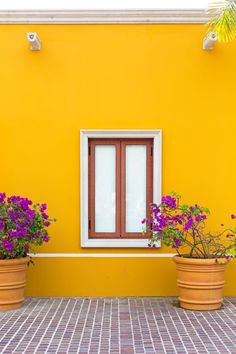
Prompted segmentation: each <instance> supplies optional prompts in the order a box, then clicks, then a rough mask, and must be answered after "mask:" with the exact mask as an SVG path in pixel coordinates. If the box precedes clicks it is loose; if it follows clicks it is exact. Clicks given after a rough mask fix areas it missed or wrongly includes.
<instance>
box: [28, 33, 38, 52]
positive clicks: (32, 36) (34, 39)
mask: <svg viewBox="0 0 236 354" xmlns="http://www.w3.org/2000/svg"><path fill="white" fill-rule="evenodd" d="M27 39H28V41H29V42H30V49H31V50H40V49H41V41H40V39H39V37H38V35H37V33H36V32H28V33H27Z"/></svg>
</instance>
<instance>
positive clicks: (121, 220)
mask: <svg viewBox="0 0 236 354" xmlns="http://www.w3.org/2000/svg"><path fill="white" fill-rule="evenodd" d="M98 145H110V146H115V147H116V230H115V232H113V233H110V232H96V231H95V178H96V176H95V148H96V146H98ZM128 145H145V146H146V152H147V155H146V157H147V158H146V171H147V175H146V215H143V217H146V216H149V214H150V213H149V210H150V207H149V204H150V203H151V202H152V201H153V192H152V188H153V163H152V158H153V139H143V138H139V139H137V138H130V139H128V138H123V139H121V138H113V139H109V138H108V139H103V138H92V139H89V145H88V149H89V161H88V165H89V166H88V179H89V181H88V185H89V190H88V192H89V217H88V223H89V239H106V238H108V239H116V238H118V239H119V238H128V239H132V238H137V239H140V238H144V239H146V238H149V236H148V235H147V234H143V233H142V232H141V231H140V232H126V146H128ZM140 229H141V220H140Z"/></svg>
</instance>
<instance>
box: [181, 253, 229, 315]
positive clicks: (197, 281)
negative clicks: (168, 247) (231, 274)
mask: <svg viewBox="0 0 236 354" xmlns="http://www.w3.org/2000/svg"><path fill="white" fill-rule="evenodd" d="M174 261H175V263H176V268H177V285H178V288H179V302H180V306H181V307H182V308H184V309H189V310H200V311H208V310H216V309H219V308H220V307H221V305H222V301H223V288H224V283H225V281H224V273H225V267H226V263H227V261H226V260H225V259H224V258H219V259H196V258H184V257H179V256H175V257H174Z"/></svg>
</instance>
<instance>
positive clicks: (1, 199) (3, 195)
mask: <svg viewBox="0 0 236 354" xmlns="http://www.w3.org/2000/svg"><path fill="white" fill-rule="evenodd" d="M5 198H6V193H0V203H4V200H5Z"/></svg>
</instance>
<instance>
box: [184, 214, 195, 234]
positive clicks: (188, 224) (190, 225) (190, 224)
mask: <svg viewBox="0 0 236 354" xmlns="http://www.w3.org/2000/svg"><path fill="white" fill-rule="evenodd" d="M192 225H193V219H192V217H188V221H187V222H186V224H185V225H184V231H188V230H189V229H190V228H191V227H192Z"/></svg>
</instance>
